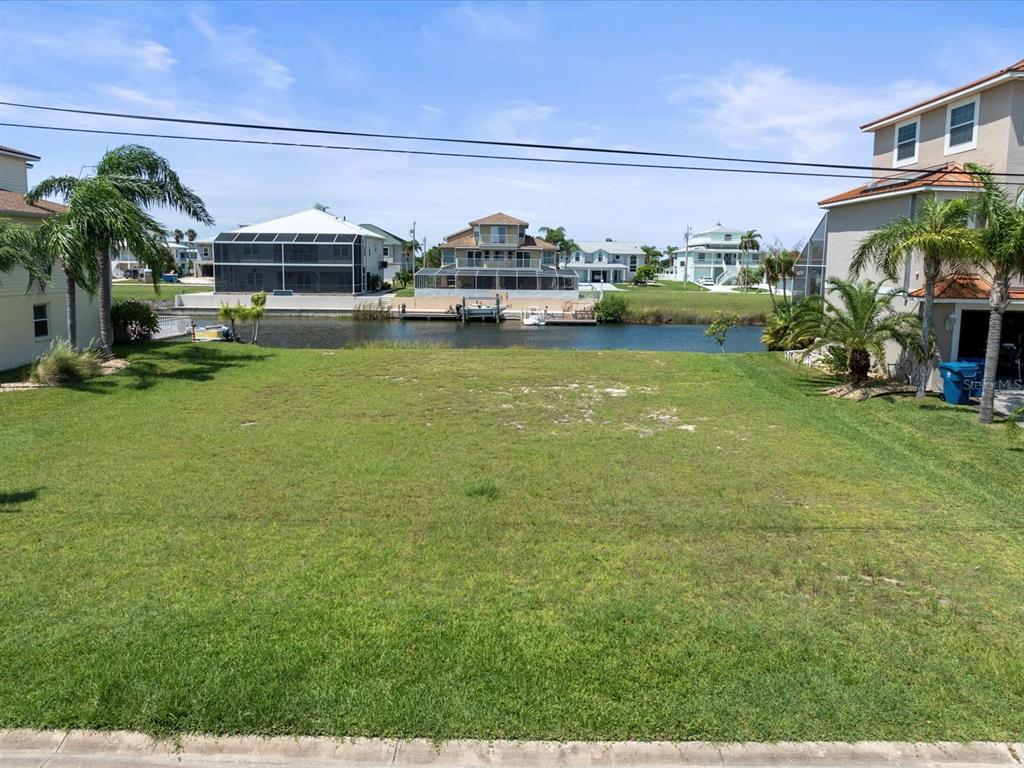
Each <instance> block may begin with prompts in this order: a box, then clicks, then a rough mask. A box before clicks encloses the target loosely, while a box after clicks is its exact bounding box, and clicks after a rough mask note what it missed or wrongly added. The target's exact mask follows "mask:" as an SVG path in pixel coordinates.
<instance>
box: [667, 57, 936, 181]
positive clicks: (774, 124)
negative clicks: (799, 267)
mask: <svg viewBox="0 0 1024 768" xmlns="http://www.w3.org/2000/svg"><path fill="white" fill-rule="evenodd" d="M670 82H672V88H671V90H670V92H669V93H668V100H669V102H671V103H673V104H678V105H680V106H682V107H683V108H684V109H685V110H687V111H690V112H692V113H694V114H695V115H696V116H697V119H698V120H699V126H698V131H697V135H701V134H703V135H714V136H717V137H718V138H720V139H721V140H723V141H724V142H725V143H726V144H727V145H729V146H730V147H733V148H736V149H744V150H755V149H761V150H769V151H772V152H774V153H777V154H779V155H781V156H783V157H786V158H791V159H800V160H816V161H820V160H831V159H840V160H844V161H848V160H849V159H850V158H849V157H848V154H849V152H850V150H851V149H852V147H853V146H854V145H855V144H857V139H858V137H859V134H858V132H857V126H859V125H861V124H862V123H864V122H867V121H868V120H870V119H872V118H875V117H878V116H880V115H884V114H886V113H888V112H891V111H892V110H894V109H898V108H899V107H901V106H903V105H906V104H912V103H914V102H915V101H919V100H921V99H923V98H927V97H928V96H929V95H931V94H933V93H937V92H938V91H939V90H941V89H940V88H939V86H936V85H935V84H934V83H922V82H918V81H913V80H904V81H897V82H892V83H879V84H875V85H867V86H857V87H853V86H844V85H836V84H832V83H824V82H819V81H815V80H811V79H809V78H800V77H796V76H794V75H792V74H790V73H789V72H788V71H786V70H785V69H783V68H781V67H774V66H749V65H748V66H737V67H734V68H733V69H732V70H730V71H729V72H728V73H726V74H724V75H722V76H719V77H713V78H710V79H706V80H698V79H696V78H693V77H690V76H683V77H679V78H673V79H672V80H671V81H670ZM866 160H867V159H866V158H864V157H859V158H857V161H859V162H866Z"/></svg>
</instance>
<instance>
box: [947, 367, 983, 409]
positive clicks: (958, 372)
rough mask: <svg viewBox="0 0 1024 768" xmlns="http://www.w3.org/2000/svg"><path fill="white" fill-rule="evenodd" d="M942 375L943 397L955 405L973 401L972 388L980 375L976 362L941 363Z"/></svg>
mask: <svg viewBox="0 0 1024 768" xmlns="http://www.w3.org/2000/svg"><path fill="white" fill-rule="evenodd" d="M939 374H940V375H941V376H942V399H943V400H945V401H946V402H947V403H951V404H953V405H967V404H968V403H969V402H971V389H972V386H973V382H974V380H975V379H976V378H977V376H978V366H977V365H975V364H974V363H965V362H963V361H961V362H959V363H939Z"/></svg>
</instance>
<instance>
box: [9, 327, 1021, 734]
mask: <svg viewBox="0 0 1024 768" xmlns="http://www.w3.org/2000/svg"><path fill="white" fill-rule="evenodd" d="M131 358H132V365H131V367H130V368H128V369H127V370H126V371H123V372H122V373H119V374H116V375H114V376H110V377H105V378H103V379H102V380H98V381H95V382H94V383H91V384H90V385H89V386H87V387H85V388H83V389H80V390H45V391H34V392H17V393H7V394H0V467H2V473H0V552H2V553H3V558H2V559H3V567H2V569H0V727H6V726H35V727H72V726H74V727H98V728H132V729H143V730H148V731H153V732H158V733H173V732H179V731H204V732H214V733H230V732H260V733H289V734H292V733H309V734H337V735H348V734H378V735H382V734H386V735H406V736H411V735H418V736H430V737H438V738H443V737H454V736H467V737H484V738H487V737H523V738H525V737H537V738H554V739H566V738H585V739H624V738H630V737H635V738H641V739H653V738H676V739H720V740H734V739H735V740H742V739H759V740H777V739H844V740H845V739H848V740H857V739H912V740H917V739H922V740H930V739H998V740H1007V739H1010V740H1012V739H1019V738H1020V736H1021V734H1022V733H1024V632H1022V631H1021V627H1022V626H1024V601H1022V600H1021V595H1022V594H1024V520H1022V516H1021V487H1020V477H1021V466H1022V463H1024V452H1022V451H1021V449H1020V448H1019V447H1014V446H1012V445H1011V444H1010V443H1008V442H1007V440H1006V438H1005V437H1004V434H1003V430H1001V429H987V428H983V427H981V426H979V425H977V424H976V423H975V422H974V419H973V415H972V414H971V412H970V411H968V410H967V409H954V408H949V407H946V406H944V405H942V404H941V403H939V402H938V401H936V400H933V399H929V400H928V401H927V402H924V403H918V402H915V401H913V400H885V399H876V400H873V401H869V402H866V403H853V402H849V401H839V400H834V399H830V398H826V397H823V396H821V395H820V394H819V389H820V382H817V381H815V380H813V379H812V378H809V376H808V375H807V374H806V373H804V372H802V371H798V370H796V369H794V368H791V367H789V366H788V365H787V364H786V363H785V362H784V361H783V360H781V359H780V358H779V357H777V356H773V355H769V354H752V355H721V354H715V355H698V354H675V353H630V352H604V353H595V352H566V351H550V352H549V351H532V350H500V351H486V350H444V349H441V350H430V349H426V350H425V349H373V348H370V349H352V350H338V351H331V352H320V351H315V350H313V351H305V350H269V349H259V348H252V347H247V346H242V345H217V346H214V345H209V346H200V345H154V346H151V347H148V348H141V349H140V350H138V351H136V352H133V354H132V355H131Z"/></svg>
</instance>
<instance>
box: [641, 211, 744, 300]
mask: <svg viewBox="0 0 1024 768" xmlns="http://www.w3.org/2000/svg"><path fill="white" fill-rule="evenodd" d="M747 231H748V230H745V229H735V228H733V227H725V226H722V223H721V222H719V223H717V224H715V226H713V227H711V229H705V230H704V231H703V232H697V233H696V234H695V235H694V236H693V237H691V238H690V239H689V241H688V242H687V244H686V248H685V249H684V250H682V251H680V252H679V253H677V254H676V255H675V256H673V257H672V260H671V262H669V263H668V264H667V265H666V266H665V268H664V269H663V270H662V274H661V275H659V277H660V278H661V279H664V280H683V281H687V282H691V283H704V284H716V285H726V284H728V283H735V282H736V277H737V275H738V274H739V269H740V267H741V266H757V264H759V263H760V261H761V254H760V253H758V252H757V251H744V250H742V249H741V248H740V242H741V241H742V240H743V236H744V235H745V234H746V233H747Z"/></svg>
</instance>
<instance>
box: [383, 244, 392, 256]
mask: <svg viewBox="0 0 1024 768" xmlns="http://www.w3.org/2000/svg"><path fill="white" fill-rule="evenodd" d="M390 255H391V246H390V245H385V246H384V258H385V259H386V258H387V257H388V256H390Z"/></svg>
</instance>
